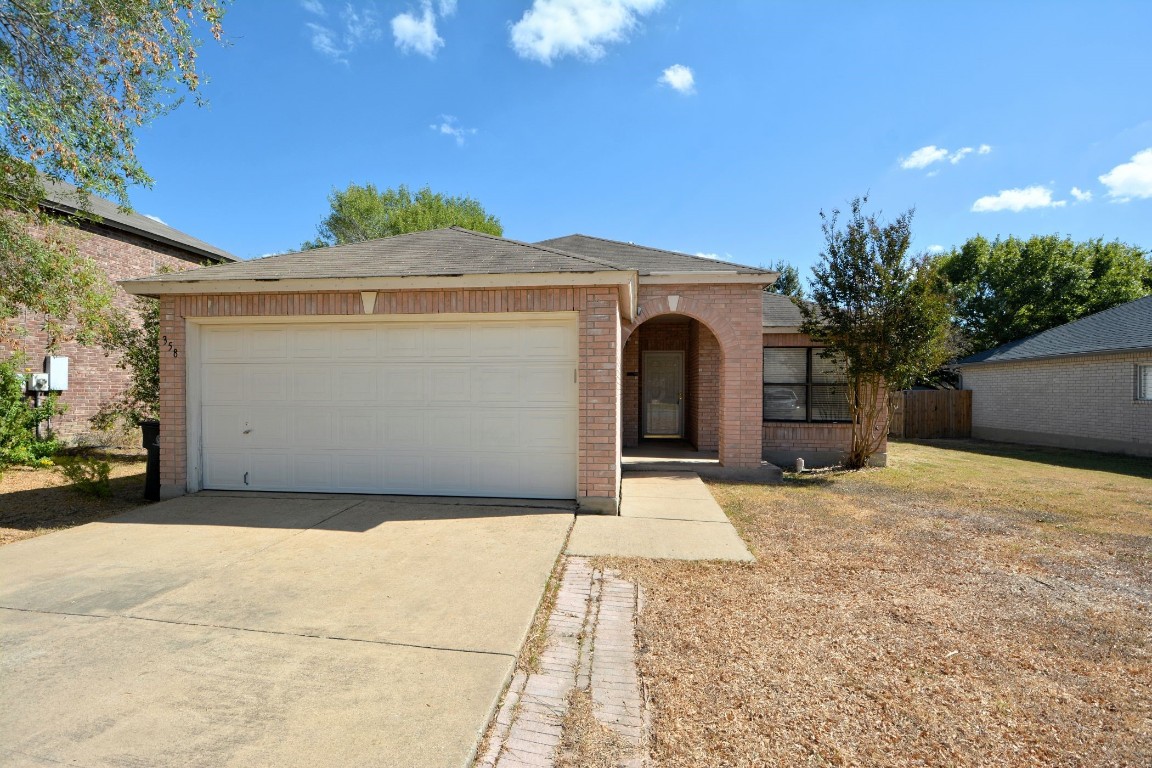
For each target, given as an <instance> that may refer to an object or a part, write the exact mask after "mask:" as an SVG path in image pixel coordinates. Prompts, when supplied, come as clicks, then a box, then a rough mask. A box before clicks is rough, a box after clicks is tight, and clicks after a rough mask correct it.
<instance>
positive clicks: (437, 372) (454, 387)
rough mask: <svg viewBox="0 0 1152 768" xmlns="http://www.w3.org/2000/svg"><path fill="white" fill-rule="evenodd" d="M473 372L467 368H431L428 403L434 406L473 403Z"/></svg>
mask: <svg viewBox="0 0 1152 768" xmlns="http://www.w3.org/2000/svg"><path fill="white" fill-rule="evenodd" d="M472 372H473V369H472V368H469V367H467V366H463V365H460V366H429V367H428V369H427V382H428V402H429V403H431V404H433V405H446V404H453V403H455V404H464V403H471V402H472Z"/></svg>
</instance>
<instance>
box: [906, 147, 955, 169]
mask: <svg viewBox="0 0 1152 768" xmlns="http://www.w3.org/2000/svg"><path fill="white" fill-rule="evenodd" d="M946 157H948V150H946V149H942V148H940V147H938V146H936V145H935V144H929V145H928V146H926V147H920V149H918V150H916V151H915V152H913V153H912V154H910V155H908V157H906V158H904V159H903V160H901V161H900V167H901V168H904V169H905V170H909V169H912V168H927V167H928V166H930V165H932V163H938V162H940V161H941V160H943V159H944V158H946Z"/></svg>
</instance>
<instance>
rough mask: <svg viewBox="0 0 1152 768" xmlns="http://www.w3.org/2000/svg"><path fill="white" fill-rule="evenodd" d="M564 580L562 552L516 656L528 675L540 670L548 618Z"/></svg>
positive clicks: (554, 565)
mask: <svg viewBox="0 0 1152 768" xmlns="http://www.w3.org/2000/svg"><path fill="white" fill-rule="evenodd" d="M563 581H564V556H563V555H562V554H561V555H559V556H558V557H557V558H556V562H555V563H554V564H553V565H552V573H551V574H549V576H548V583H547V584H545V585H544V595H543V596H542V597H541V598H540V605H538V606H537V607H536V615H535V616H533V617H532V626H531V627H529V629H528V637H527V638H525V640H524V645H523V646H522V647H521V648H520V655H519V656H517V657H516V669H517V670H518V671H520V672H523V673H524V674H526V675H534V674H536V673H537V672H539V671H540V656H541V654H543V653H544V649H545V648H546V647H547V645H548V620H549V619H550V618H552V610H553V609H554V608H555V607H556V596H557V595H558V594H560V585H561V584H562V583H563Z"/></svg>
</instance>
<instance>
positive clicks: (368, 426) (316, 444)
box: [198, 313, 578, 499]
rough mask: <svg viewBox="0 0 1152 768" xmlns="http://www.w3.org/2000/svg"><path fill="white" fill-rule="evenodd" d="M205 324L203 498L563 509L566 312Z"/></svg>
mask: <svg viewBox="0 0 1152 768" xmlns="http://www.w3.org/2000/svg"><path fill="white" fill-rule="evenodd" d="M480 317H482V318H483V319H480V318H477V319H475V320H472V319H469V320H467V321H458V320H450V321H445V320H438V319H435V318H433V317H428V316H422V317H421V318H420V319H404V320H389V321H383V322H348V323H344V322H328V323H298V324H297V323H291V324H284V323H273V322H268V323H262V322H251V323H245V324H242V325H241V324H237V325H204V326H202V327H201V331H200V339H201V342H200V362H199V366H198V369H199V375H200V382H199V391H200V392H201V409H202V410H201V452H202V456H201V462H200V465H201V466H202V467H203V477H202V484H203V487H204V488H215V489H237V490H240V489H242V490H264V491H327V492H346V493H396V494H430V495H449V496H505V497H523V498H565V499H567V498H574V497H575V496H576V460H577V419H578V401H577V387H576V376H575V372H576V365H577V354H578V343H577V331H576V320H575V314H574V313H573V316H572V317H571V318H562V319H549V320H532V319H524V318H523V317H522V316H518V317H516V318H514V319H509V318H506V317H505V316H502V315H484V316H480Z"/></svg>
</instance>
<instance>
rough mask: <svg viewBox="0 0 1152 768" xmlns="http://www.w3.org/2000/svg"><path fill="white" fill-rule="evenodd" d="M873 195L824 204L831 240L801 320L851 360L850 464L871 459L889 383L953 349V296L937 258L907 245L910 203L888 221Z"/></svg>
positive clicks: (904, 379)
mask: <svg viewBox="0 0 1152 768" xmlns="http://www.w3.org/2000/svg"><path fill="white" fill-rule="evenodd" d="M867 204H868V197H867V196H864V197H858V198H855V199H854V200H852V201H851V204H850V211H849V215H848V217H847V221H845V222H844V224H843V227H841V225H840V224H841V222H840V211H839V210H835V209H834V210H833V211H832V213H831V214H826V213H824V211H821V212H820V219H821V221H822V229H823V232H824V250H823V251H822V252H821V254H820V261H819V262H818V263H817V264H816V265H815V266H814V267H813V268H812V279H811V281H810V286H811V293H810V300H811V301H810V303H807V304H801V305H800V310H801V312H802V313H803V316H804V321H803V324H802V326H801V329H802V331H803V332H804V333H807V334H808V335H809V336H810V337H811V338H812V340H813V341H814V342H816V343H817V344H819V345H821V346H823V347H824V348H825V352H824V353H823V354H824V355H826V356H828V357H832V358H835V359H838V360H840V361H842V362H843V363H844V365H845V368H846V373H847V379H848V387H847V396H848V405H849V408H850V414H851V419H852V442H851V446H850V448H849V450H848V453H847V455H846V456H845V459H844V465H845V466H846V467H848V468H850V469H859V468H861V467H865V466H867V465H868V462H869V459H870V458H871V457H872V456H873V455H874V454H875V453H876V452H877V451H878V450H879V449H880V446H881V445H882V444H883V442H884V439H885V437H886V435H887V434H888V422H889V419H890V413H889V408H888V397H887V394H886V393H887V391H888V390H889V389H902V388H904V387H907V386H909V385H911V383H912V382H913V381H914V380H915V379H916V378H918V377H920V376H923V375H925V374H927V373H929V372H930V371H932V370H934V369H935V368H937V367H938V366H939V365H940V364H941V363H943V362H944V361H945V360H946V359H948V357H949V354H950V346H949V343H948V342H949V317H950V300H949V298H948V295H947V293H946V292H945V291H944V289H943V285H944V283H943V281H942V280H941V278H940V277H939V276H938V274H937V273H936V270H935V269H934V267H933V265H932V263H931V262H930V261H929V260H928V259H927V258H926V257H923V256H919V257H913V256H910V255H909V249H910V247H911V242H912V215H913V213H914V211H913V209H909V210H907V211H905V212H904V213H902V214H900V215H899V216H897V217H896V218H895V219H894V220H893V221H891V222H883V221H881V220H880V219H879V218H878V215H877V214H866V213H865V212H864V207H865V206H866V205H867Z"/></svg>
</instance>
